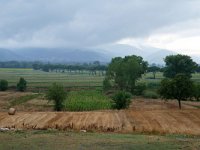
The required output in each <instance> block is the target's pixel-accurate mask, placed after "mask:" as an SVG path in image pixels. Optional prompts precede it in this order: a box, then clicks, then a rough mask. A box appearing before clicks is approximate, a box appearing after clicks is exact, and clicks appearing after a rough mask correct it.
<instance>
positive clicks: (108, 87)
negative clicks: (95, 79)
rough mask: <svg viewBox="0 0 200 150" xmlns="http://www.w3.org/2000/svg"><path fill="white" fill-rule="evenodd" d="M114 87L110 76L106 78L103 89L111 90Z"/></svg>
mask: <svg viewBox="0 0 200 150" xmlns="http://www.w3.org/2000/svg"><path fill="white" fill-rule="evenodd" d="M111 87H112V85H111V83H110V80H109V79H108V78H105V79H104V80H103V91H108V90H110V89H111Z"/></svg>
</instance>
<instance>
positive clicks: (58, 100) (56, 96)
mask: <svg viewBox="0 0 200 150" xmlns="http://www.w3.org/2000/svg"><path fill="white" fill-rule="evenodd" d="M46 98H47V99H48V100H50V101H51V100H52V101H53V102H54V110H56V111H61V110H62V109H63V108H64V104H63V103H64V101H65V99H66V98H67V92H66V91H65V89H64V87H63V85H61V84H58V83H53V84H52V86H50V87H49V89H48V91H47V93H46Z"/></svg>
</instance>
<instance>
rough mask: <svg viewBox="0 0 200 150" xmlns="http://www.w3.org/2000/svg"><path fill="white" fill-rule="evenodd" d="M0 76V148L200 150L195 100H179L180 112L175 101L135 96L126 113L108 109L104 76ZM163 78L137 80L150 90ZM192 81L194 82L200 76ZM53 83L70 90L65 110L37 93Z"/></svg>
mask: <svg viewBox="0 0 200 150" xmlns="http://www.w3.org/2000/svg"><path fill="white" fill-rule="evenodd" d="M20 77H24V78H25V79H26V80H27V82H28V91H27V92H17V91H16V90H13V89H12V86H16V83H17V82H18V80H19V78H20ZM0 78H1V79H6V80H8V82H9V87H11V88H10V90H8V91H5V92H0V128H8V129H10V130H11V131H8V132H0V140H1V144H0V149H12V148H13V147H15V149H22V150H23V149H27V148H29V146H30V147H31V148H32V149H39V148H42V149H65V148H68V149H79V148H81V149H90V148H91V147H90V145H93V146H94V147H95V149H134V148H135V149H147V148H148V149H161V147H162V149H163V150H164V149H189V150H190V149H199V148H200V147H199V146H200V138H199V135H200V130H199V129H200V117H199V116H200V109H199V108H200V102H194V101H183V102H182V110H179V109H178V103H177V101H176V100H169V101H164V100H161V99H159V98H158V99H149V98H144V97H134V98H133V99H132V102H131V105H130V107H129V108H128V109H126V110H112V109H111V99H110V98H109V97H106V95H103V93H102V91H101V88H102V81H103V79H104V76H99V75H89V74H87V73H84V74H78V73H72V74H69V73H61V72H57V73H56V72H43V71H35V70H32V69H0ZM162 78H163V76H162V73H157V75H156V79H152V74H151V73H148V74H146V75H143V77H142V79H141V80H140V81H141V82H145V83H147V88H148V89H147V91H155V90H156V89H157V86H158V85H159V81H160V80H161V79H162ZM192 79H193V80H194V81H196V82H198V81H200V75H199V74H193V78H192ZM53 82H58V83H62V84H63V85H64V86H65V87H66V88H72V89H71V91H70V92H68V97H67V101H65V104H64V106H65V108H64V112H54V111H53V106H54V104H53V102H49V101H48V100H47V99H46V98H45V96H44V93H43V91H41V92H40V89H43V88H44V89H46V88H47V87H48V86H50V85H51V84H52V83H53ZM81 88H83V89H81ZM37 89H38V91H37ZM10 107H14V108H16V109H17V113H16V115H14V116H9V115H8V114H7V110H8V108H10ZM73 111H79V112H73ZM12 130H13V131H12ZM82 130H83V131H84V132H85V131H86V133H82ZM169 134H170V135H169ZM186 135H187V136H186ZM16 138H17V141H16V140H15V139H16ZM6 139H9V143H10V144H6V143H7V140H6ZM25 139H26V140H25ZM24 141H26V143H25V142H24ZM52 141H55V144H54V146H53V145H51V143H52ZM186 141H187V142H186ZM55 146H57V147H55ZM94 147H92V149H93V148H94ZM163 147H164V148H163Z"/></svg>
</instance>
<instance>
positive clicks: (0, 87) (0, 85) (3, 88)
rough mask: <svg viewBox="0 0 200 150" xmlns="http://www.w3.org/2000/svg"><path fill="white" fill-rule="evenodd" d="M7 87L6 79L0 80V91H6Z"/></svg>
mask: <svg viewBox="0 0 200 150" xmlns="http://www.w3.org/2000/svg"><path fill="white" fill-rule="evenodd" d="M7 89H8V81H7V80H1V81H0V91H6V90H7Z"/></svg>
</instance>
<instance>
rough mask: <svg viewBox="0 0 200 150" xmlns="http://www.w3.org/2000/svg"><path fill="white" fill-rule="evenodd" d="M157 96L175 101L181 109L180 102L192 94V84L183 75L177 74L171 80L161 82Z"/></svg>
mask: <svg viewBox="0 0 200 150" xmlns="http://www.w3.org/2000/svg"><path fill="white" fill-rule="evenodd" d="M159 94H160V95H161V97H162V98H163V99H177V100H178V103H179V108H180V109H181V101H182V100H186V99H188V98H190V97H191V95H192V94H193V82H192V81H191V80H190V78H189V77H188V76H186V75H185V74H177V75H176V76H175V77H174V78H173V79H169V78H165V79H164V80H162V81H161V86H160V89H159Z"/></svg>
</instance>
